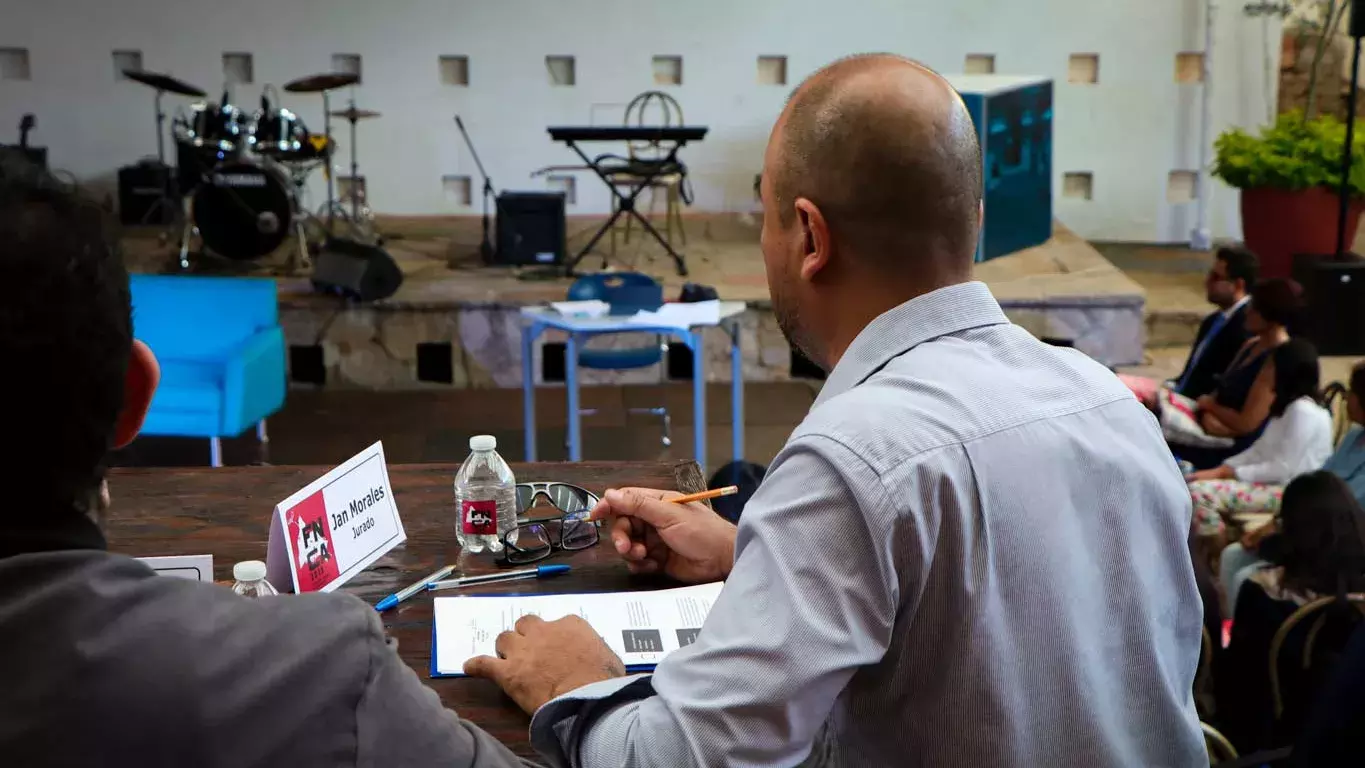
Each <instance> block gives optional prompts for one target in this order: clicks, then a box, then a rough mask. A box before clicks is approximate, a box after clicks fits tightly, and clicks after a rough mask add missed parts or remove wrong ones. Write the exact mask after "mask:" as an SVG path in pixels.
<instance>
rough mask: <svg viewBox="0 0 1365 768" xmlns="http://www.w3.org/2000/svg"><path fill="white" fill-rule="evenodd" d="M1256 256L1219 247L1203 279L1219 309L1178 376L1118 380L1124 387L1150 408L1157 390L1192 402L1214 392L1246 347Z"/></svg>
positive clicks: (1237, 248)
mask: <svg viewBox="0 0 1365 768" xmlns="http://www.w3.org/2000/svg"><path fill="white" fill-rule="evenodd" d="M1256 274H1257V264H1256V254H1254V253H1252V252H1251V251H1249V250H1247V249H1246V248H1243V247H1240V246H1227V247H1223V248H1219V249H1218V252H1217V253H1216V254H1214V258H1213V266H1212V267H1211V268H1210V269H1209V272H1208V274H1207V275H1206V276H1205V278H1204V289H1205V291H1206V295H1207V296H1208V300H1209V303H1211V304H1213V305H1214V306H1216V307H1218V310H1217V311H1216V312H1214V313H1213V314H1211V315H1209V316H1208V317H1206V318H1204V322H1202V323H1200V324H1199V334H1198V335H1197V336H1196V337H1195V340H1194V347H1193V348H1192V349H1191V350H1190V356H1189V359H1187V360H1186V361H1185V367H1184V369H1183V370H1181V372H1180V375H1179V376H1177V377H1176V378H1175V379H1173V380H1172V381H1168V382H1165V383H1164V385H1159V384H1158V383H1157V382H1155V381H1152V380H1151V379H1143V378H1139V377H1135V376H1122V377H1120V378H1122V379H1123V381H1124V383H1125V384H1127V385H1128V387H1129V388H1130V389H1132V390H1133V394H1135V395H1137V396H1138V398H1139V399H1140V400H1142V401H1143V402H1144V403H1147V405H1148V406H1154V405H1155V404H1156V395H1157V390H1158V389H1159V387H1160V386H1165V387H1166V388H1167V389H1170V390H1173V391H1175V392H1177V393H1179V394H1182V395H1184V396H1185V397H1188V398H1190V399H1193V400H1197V399H1199V398H1200V397H1201V396H1203V395H1207V394H1209V393H1211V392H1213V390H1214V388H1215V387H1216V386H1217V385H1218V377H1219V376H1220V375H1222V373H1223V371H1225V370H1227V367H1228V365H1230V364H1231V363H1232V358H1234V357H1236V356H1237V350H1239V349H1241V348H1242V345H1243V344H1245V343H1246V340H1247V339H1248V338H1249V335H1248V334H1247V331H1246V313H1247V312H1246V311H1247V305H1248V303H1249V302H1250V300H1251V287H1252V286H1253V285H1255V284H1256Z"/></svg>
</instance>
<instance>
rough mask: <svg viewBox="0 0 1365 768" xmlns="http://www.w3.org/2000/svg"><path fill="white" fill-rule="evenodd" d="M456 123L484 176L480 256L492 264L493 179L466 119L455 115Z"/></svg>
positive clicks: (493, 254) (484, 261)
mask: <svg viewBox="0 0 1365 768" xmlns="http://www.w3.org/2000/svg"><path fill="white" fill-rule="evenodd" d="M455 125H456V126H457V127H458V128H459V129H460V135H461V136H463V137H464V143H465V146H467V147H469V154H470V155H471V156H472V157H473V158H474V165H475V166H477V167H478V169H479V175H480V176H482V177H483V242H481V243H479V256H481V257H483V263H484V264H492V263H493V258H494V256H495V255H496V254H495V252H494V250H493V241H492V239H491V238H490V236H489V233H488V224H489V222H488V200H489V198H491V197H493V196H494V192H493V180H492V179H490V178H488V172H487V171H485V170H484V169H483V163H482V162H480V160H479V153H478V152H477V151H475V149H474V142H473V141H470V139H469V131H466V130H465V129H464V121H463V120H461V119H460V116H459V115H456V116H455ZM451 266H454V265H453V264H452V265H451Z"/></svg>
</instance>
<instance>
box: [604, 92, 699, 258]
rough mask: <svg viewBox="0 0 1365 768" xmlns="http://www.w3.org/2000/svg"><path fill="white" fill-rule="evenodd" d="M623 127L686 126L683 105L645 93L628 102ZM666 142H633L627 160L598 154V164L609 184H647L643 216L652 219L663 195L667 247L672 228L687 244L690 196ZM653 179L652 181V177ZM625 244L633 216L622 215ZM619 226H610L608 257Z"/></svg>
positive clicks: (684, 172)
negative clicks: (602, 166)
mask: <svg viewBox="0 0 1365 768" xmlns="http://www.w3.org/2000/svg"><path fill="white" fill-rule="evenodd" d="M622 125H624V126H627V127H642V126H652V127H665V128H669V127H673V126H682V125H686V122H685V121H684V120H683V111H682V106H681V105H679V104H678V101H677V99H674V98H673V97H672V96H670V95H668V94H666V93H664V92H663V91H645V92H644V93H641V94H640V95H638V96H636V97H635V98H633V99H631V100H630V103H629V104H627V105H626V113H625V119H624V120H623V121H622ZM666 143H667V142H661V141H632V142H628V143H627V145H626V157H620V156H618V155H600V156H599V157H598V160H599V161H606V163H607V167H608V170H607V174H606V175H607V178H608V179H610V181H611V183H612V184H615V185H617V186H623V187H634V186H636V185H637V184H639V183H640V182H641V180H642V179H650V181H649V212H648V213H647V214H646V215H647V216H648V218H649V219H651V220H653V218H654V211H655V207H656V205H657V202H658V193H659V192H660V191H662V192H663V193H664V227H663V231H664V239H665V240H667V241H668V243H669V245H672V244H673V232H674V228H676V229H677V233H678V240H679V241H680V242H681V243H682V244H683V245H687V233H686V231H685V230H684V229H683V222H682V206H683V204H684V203H687V204H691V202H692V201H691V193H690V192H689V191H688V190H687V188H686V185H687V166H685V165H683V164H682V163H681V162H680V161H678V160H676V159H674V160H669V159H668V158H669V157H671V156H672V151H671V150H672V149H673V148H672V147H669V146H665V144H666ZM661 163H667V164H668V167H666V168H663V169H662V171H663V172H662V173H659V174H658V175H654V174H655V173H656V172H657V171H659V170H661V169H660V168H659V165H660V164H661ZM651 177H652V178H651ZM619 204H620V201H619V200H614V201H613V203H612V205H613V207H614V206H617V205H619ZM623 218H624V219H625V233H624V234H625V236H624V242H625V244H627V245H629V244H630V230H631V221H632V217H630V216H625V217H623ZM620 228H621V227H620V226H619V224H618V225H617V226H613V227H612V230H611V255H612V256H615V255H616V235H617V232H618V230H619V229H620Z"/></svg>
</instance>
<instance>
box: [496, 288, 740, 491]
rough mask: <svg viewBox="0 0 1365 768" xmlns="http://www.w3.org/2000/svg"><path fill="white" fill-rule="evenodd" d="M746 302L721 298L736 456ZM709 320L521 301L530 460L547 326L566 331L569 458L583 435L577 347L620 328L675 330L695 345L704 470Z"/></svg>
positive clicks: (695, 411)
mask: <svg viewBox="0 0 1365 768" xmlns="http://www.w3.org/2000/svg"><path fill="white" fill-rule="evenodd" d="M743 313H744V302H742V301H722V302H721V303H720V324H719V327H720V328H721V329H723V330H724V331H725V332H726V334H727V335H729V337H730V403H731V409H732V413H731V416H732V418H733V420H734V424H733V426H732V433H731V434H732V436H733V438H732V442H733V447H734V454H735V460H736V461H738V460H741V459H743V458H744V367H743V362H742V359H741V357H740V345H739V317H740V315H741V314H743ZM707 327H714V326H710V325H693V326H691V327H687V328H677V327H667V326H657V325H640V324H637V323H634V322H630V318H629V317H626V316H612V315H608V316H605V317H595V318H593V317H578V316H573V315H562V314H560V313H559V312H557V311H556V310H554V309H553V308H551V307H523V308H522V310H521V387H522V412H523V414H524V417H525V425H526V460H527V461H535V460H536V394H535V390H536V380H535V371H534V351H535V341H536V339H537V338H539V336H540V335H541V334H542V333H544V332H545V330H546V329H547V328H553V329H556V330H560V331H564V332H565V333H566V334H568V337H569V339H568V343H567V345H566V347H565V354H564V360H565V365H564V370H565V376H564V379H565V382H564V383H565V388H566V389H567V390H568V398H569V413H568V420H569V461H582V460H583V436H582V431H581V429H580V426H579V417H580V414H579V407H578V364H577V363H578V350H579V349H580V348H581V345H582V344H583V343H584V342H586V341H587V340H588V339H590V338H592V337H593V336H603V335H608V334H618V333H653V334H662V335H667V336H671V337H673V338H675V339H677V340H679V341H681V342H682V343H683V344H684V345H686V346H687V348H688V349H691V350H692V419H693V424H694V427H693V441H694V445H695V448H694V450H695V452H696V459H697V464H699V465H701V468H702V470H703V471H705V470H706V371H705V363H704V360H705V356H704V354H703V350H702V333H701V332H702V330H703V329H705V328H707Z"/></svg>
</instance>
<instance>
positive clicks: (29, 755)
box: [0, 150, 524, 768]
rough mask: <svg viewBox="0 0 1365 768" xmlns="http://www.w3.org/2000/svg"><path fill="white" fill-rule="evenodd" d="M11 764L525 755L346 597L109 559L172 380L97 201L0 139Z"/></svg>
mask: <svg viewBox="0 0 1365 768" xmlns="http://www.w3.org/2000/svg"><path fill="white" fill-rule="evenodd" d="M0 285H3V286H4V287H5V293H6V298H5V300H4V301H3V302H0V361H2V362H0V367H2V368H3V373H2V374H0V404H3V406H4V408H5V415H4V418H3V420H0V423H3V424H4V427H5V429H6V433H5V443H6V445H8V446H9V450H6V451H5V452H4V457H3V458H2V459H0V498H3V503H0V763H3V764H4V765H13V766H25V767H26V768H32V767H33V766H106V765H107V766H129V765H136V766H142V767H144V768H154V767H156V766H167V767H168V768H169V767H172V766H174V767H176V768H180V767H183V766H196V768H205V767H207V766H220V765H221V766H234V767H242V766H289V767H290V768H302V767H303V766H328V767H329V768H330V767H332V766H424V767H425V766H458V767H460V768H474V767H478V768H484V767H491V766H519V765H524V763H523V762H522V761H520V760H519V759H518V758H517V757H515V756H514V755H513V754H512V753H510V752H509V751H508V750H507V749H506V748H505V747H503V746H502V745H501V744H499V743H498V742H497V740H495V739H494V738H493V737H491V736H489V735H488V734H487V733H484V732H483V731H481V730H479V729H478V728H476V727H475V726H473V725H472V724H470V723H468V722H465V721H463V720H461V719H460V718H459V717H457V716H456V715H455V714H454V713H453V712H450V711H448V710H446V709H444V708H443V707H442V706H441V703H440V700H439V699H437V697H436V695H435V694H434V693H432V691H430V690H429V689H427V688H426V687H425V686H424V685H422V683H421V681H419V680H418V678H417V676H416V675H415V674H414V673H413V672H412V670H410V669H409V668H408V667H407V665H405V664H404V663H403V662H402V661H401V660H400V659H399V658H398V655H397V654H396V653H395V652H394V649H393V648H392V647H391V646H390V645H389V644H388V643H387V642H386V640H385V637H384V632H383V628H382V627H381V625H380V623H379V620H378V618H377V617H376V614H375V612H374V610H373V609H372V608H370V607H369V606H367V605H366V604H364V603H362V602H361V601H359V600H356V599H355V598H353V597H350V596H347V595H338V594H328V595H323V594H313V595H303V596H297V597H283V598H271V599H264V600H247V599H244V598H241V597H238V596H236V595H234V594H232V592H230V591H229V590H227V589H224V588H222V587H219V586H211V585H207V584H198V583H194V582H187V581H183V580H180V579H169V578H162V577H158V576H156V575H155V574H154V573H153V572H152V571H151V570H150V569H148V568H147V567H145V566H143V565H142V564H141V563H139V562H138V561H136V560H133V559H131V558H128V557H123V556H120V555H116V554H113V553H110V552H107V551H105V542H104V537H103V535H102V533H101V529H100V526H99V525H98V521H99V520H101V519H102V517H103V515H104V512H105V510H106V508H107V506H108V494H107V492H106V491H105V486H104V482H103V469H104V462H105V455H106V453H107V452H108V450H109V449H110V448H111V447H116V446H121V445H125V444H127V443H128V442H129V441H131V440H132V439H133V437H134V436H135V435H136V434H137V431H138V428H139V426H140V425H141V422H142V418H143V416H144V415H145V413H146V411H147V406H148V404H149V403H150V402H151V398H152V392H153V391H154V390H155V389H156V384H157V379H158V376H159V370H158V367H157V363H156V359H155V358H154V357H153V356H152V353H151V351H150V350H149V349H148V348H147V347H146V346H144V345H142V344H141V343H139V342H137V341H135V340H133V338H132V323H131V312H130V304H129V289H128V274H127V272H126V271H125V270H124V266H123V263H122V261H121V259H120V256H119V254H118V253H117V251H116V250H115V248H114V247H113V242H112V239H111V238H110V236H109V233H108V231H107V230H106V228H105V222H104V217H103V216H102V214H101V212H100V211H99V210H98V209H97V208H96V207H95V206H93V205H92V204H90V203H88V202H86V201H84V200H82V199H80V198H79V197H78V196H76V195H75V194H73V193H72V192H71V191H69V190H67V189H65V188H63V187H62V186H61V185H59V184H58V183H57V182H56V181H55V180H54V179H52V178H51V177H50V176H48V175H46V174H45V173H44V172H40V171H39V170H38V169H37V168H36V167H34V166H31V165H28V164H27V163H26V162H20V161H17V160H14V159H13V158H8V159H7V158H6V157H4V156H3V150H0Z"/></svg>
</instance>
